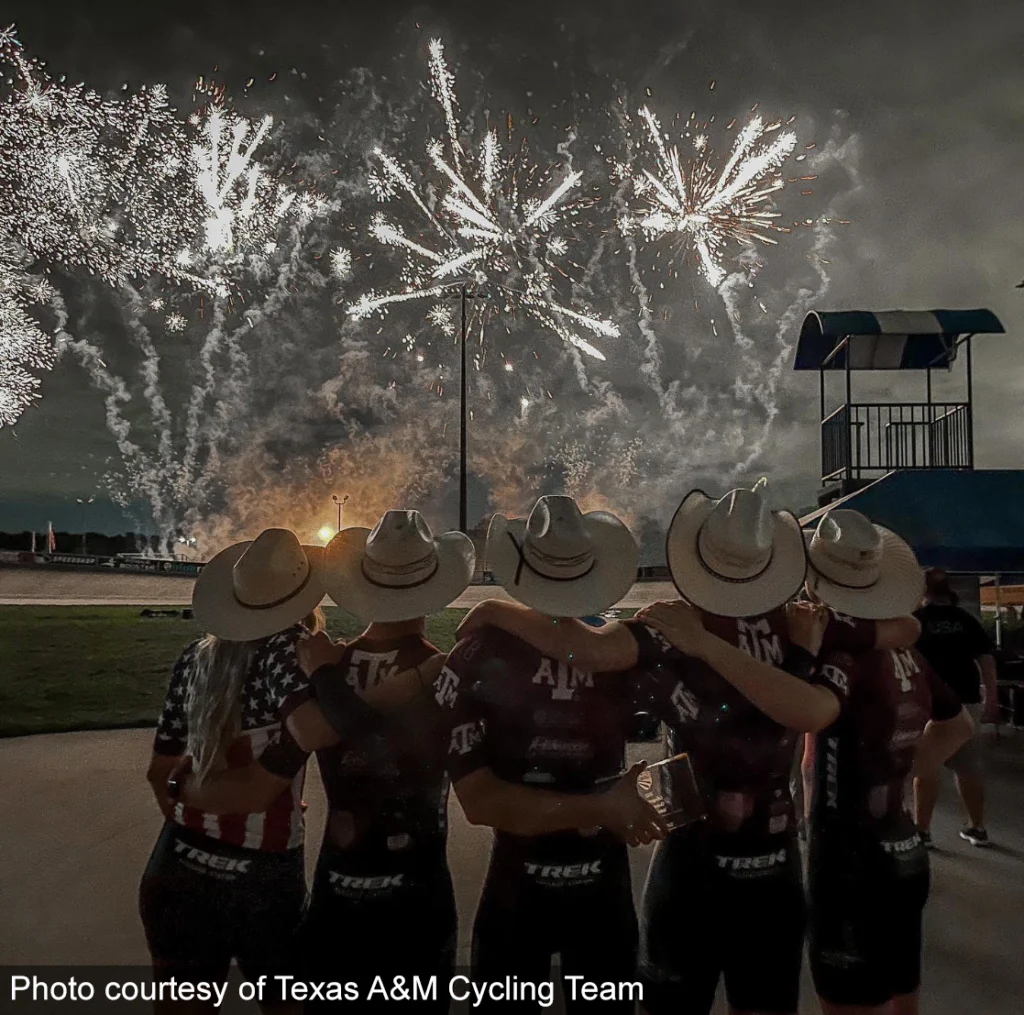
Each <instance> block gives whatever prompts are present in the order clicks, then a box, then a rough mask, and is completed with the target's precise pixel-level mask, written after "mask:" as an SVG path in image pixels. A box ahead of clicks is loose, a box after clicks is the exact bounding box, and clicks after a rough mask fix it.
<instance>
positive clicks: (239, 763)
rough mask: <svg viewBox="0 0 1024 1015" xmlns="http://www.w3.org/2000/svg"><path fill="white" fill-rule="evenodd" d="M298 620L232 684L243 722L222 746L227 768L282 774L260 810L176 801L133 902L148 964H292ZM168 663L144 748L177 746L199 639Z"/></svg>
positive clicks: (267, 642)
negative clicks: (167, 678)
mask: <svg viewBox="0 0 1024 1015" xmlns="http://www.w3.org/2000/svg"><path fill="white" fill-rule="evenodd" d="M306 634H307V632H306V629H305V628H304V627H302V626H301V625H296V626H294V627H291V628H289V629H288V630H286V631H282V632H281V633H279V634H276V635H273V636H272V637H270V638H266V639H264V640H263V641H262V642H261V643H260V644H259V647H258V649H257V652H256V655H255V658H254V660H253V664H252V666H251V669H250V671H249V673H247V674H246V675H245V678H244V682H243V684H242V689H241V692H240V695H239V702H238V705H239V709H240V733H239V736H238V737H237V738H236V739H235V740H234V742H233V743H231V744H230V745H229V746H228V748H227V751H226V753H225V759H224V760H225V764H226V766H227V767H228V768H240V767H244V766H246V765H248V764H249V763H250V762H251V761H253V760H254V759H258V760H259V761H260V763H261V764H262V765H263V766H264V767H266V768H267V769H268V770H269V771H271V772H273V773H274V774H276V775H280V776H282V777H284V778H288V779H291V780H292V782H291V785H290V787H289V788H288V789H287V790H286V791H285V792H283V793H282V794H281V796H280V797H278V799H277V800H276V801H275V802H274V803H273V804H271V806H270V807H269V808H268V809H267V811H266V812H265V813H262V814H230V815H220V816H218V815H214V814H206V813H204V812H202V811H200V810H197V809H196V808H194V807H186V806H185V805H184V804H182V803H180V802H179V803H178V804H177V806H176V807H175V809H174V812H173V815H172V820H170V821H168V822H167V823H166V824H165V826H164V829H163V831H162V832H161V834H160V837H159V838H158V840H157V843H156V846H155V848H154V850H153V853H152V855H151V857H150V860H149V864H148V866H147V867H146V871H145V873H144V874H143V877H142V884H141V886H140V890H139V909H140V915H141V917H142V923H143V926H144V928H145V931H146V938H147V941H148V943H149V949H150V952H151V954H152V956H153V962H154V966H155V969H156V971H157V974H158V975H159V976H162V977H164V978H170V977H172V976H173V977H177V978H179V979H190V980H203V979H211V978H223V977H226V975H227V972H228V968H229V966H230V963H231V959H232V958H234V959H236V960H237V962H238V965H239V968H240V969H241V970H242V972H243V974H244V975H245V976H246V977H247V978H250V979H251V978H254V977H258V976H260V975H267V976H268V977H269V978H270V979H269V983H270V984H271V985H273V984H274V982H275V981H274V979H273V976H274V975H275V974H276V973H293V972H294V969H295V953H294V947H295V943H296V940H297V931H298V928H299V924H300V921H301V919H302V915H303V911H304V908H305V899H306V887H305V880H304V874H303V850H302V845H303V837H304V830H303V818H302V807H303V805H302V782H303V774H304V766H305V755H304V754H303V753H302V752H301V751H300V750H299V749H298V747H297V746H296V745H295V744H294V741H292V740H291V738H290V736H289V735H288V733H287V731H286V729H285V727H284V721H285V719H286V717H287V716H288V714H289V713H290V712H291V711H292V710H293V709H295V708H296V707H297V706H298V705H299V704H301V703H302V702H303V701H305V700H306V699H307V698H308V696H309V685H308V681H307V680H306V677H305V675H304V674H303V673H302V670H301V669H300V667H299V664H298V660H297V658H296V653H295V647H296V644H297V642H298V641H299V640H300V639H301V638H303V637H305V635H306ZM198 644H199V643H198V642H195V643H193V644H191V645H189V646H188V647H187V648H186V649H185V651H184V652H183V653H182V654H181V657H180V658H179V659H178V662H177V664H176V665H175V667H174V673H173V675H172V677H171V682H170V686H169V688H168V690H167V698H166V702H165V704H164V709H163V712H162V714H161V716H160V720H159V723H158V725H157V732H156V738H155V740H154V744H153V749H154V751H155V752H156V753H157V754H161V755H164V756H167V757H180V756H183V755H184V754H185V751H186V743H187V739H188V729H187V726H186V711H185V704H186V701H187V698H188V693H189V687H190V684H191V681H192V680H193V679H194V672H195V659H196V648H197V646H198Z"/></svg>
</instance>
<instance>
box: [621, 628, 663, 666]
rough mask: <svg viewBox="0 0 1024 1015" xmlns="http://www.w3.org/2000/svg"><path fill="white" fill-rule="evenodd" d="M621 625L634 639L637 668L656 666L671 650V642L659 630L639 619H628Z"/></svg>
mask: <svg viewBox="0 0 1024 1015" xmlns="http://www.w3.org/2000/svg"><path fill="white" fill-rule="evenodd" d="M622 626H623V627H625V628H626V630H627V631H629V633H630V634H631V635H632V636H633V638H634V640H635V641H636V656H637V667H638V668H639V669H642V670H646V669H651V668H653V667H655V666H657V665H658V664H659V663H661V662H663V661H664V658H665V656H666V655H668V653H669V652H671V651H672V650H673V646H672V643H671V642H670V641H669V640H668V639H667V638H666V637H665V636H664V635H663V634H662V633H661V632H660V631H656V630H655V629H654V628H653V627H648V626H647V625H646V624H644V623H642V622H641V621H639V620H628V621H626V622H625V623H624V624H623V625H622Z"/></svg>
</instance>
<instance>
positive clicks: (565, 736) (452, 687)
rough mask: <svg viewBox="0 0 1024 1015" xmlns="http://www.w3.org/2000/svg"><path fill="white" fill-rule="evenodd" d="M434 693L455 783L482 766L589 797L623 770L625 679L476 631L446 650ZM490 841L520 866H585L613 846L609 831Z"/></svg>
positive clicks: (628, 698)
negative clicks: (444, 724) (441, 714)
mask: <svg viewBox="0 0 1024 1015" xmlns="http://www.w3.org/2000/svg"><path fill="white" fill-rule="evenodd" d="M434 692H435V697H436V699H437V702H438V704H439V705H440V706H441V707H442V709H443V710H444V711H445V713H446V714H447V716H448V728H449V729H450V731H451V732H450V737H449V745H448V771H449V773H450V775H451V778H452V780H453V781H454V782H458V780H459V779H462V778H464V777H465V776H467V775H470V774H471V773H473V772H475V771H477V770H479V769H481V768H489V769H491V771H492V772H493V773H494V774H495V775H496V776H497V777H498V778H499V779H503V780H505V781H506V782H512V783H520V784H523V785H526V786H532V787H537V788H540V789H548V790H556V791H560V792H563V793H588V792H591V791H593V790H594V789H595V785H596V784H597V783H598V782H599V780H606V779H610V778H613V777H615V776H617V775H619V774H620V773H621V771H622V768H623V764H624V761H625V748H626V735H627V733H628V730H629V725H630V720H631V717H632V714H633V704H632V693H631V689H630V682H629V681H628V680H627V679H625V678H624V677H621V676H619V675H615V674H602V675H600V676H596V677H595V675H594V674H592V673H588V672H585V671H583V670H578V669H576V668H575V667H572V666H569V665H566V664H565V663H561V662H559V661H558V660H556V659H551V658H549V657H547V656H545V655H542V654H541V653H540V652H539V651H538V650H537V649H535V648H534V647H533V646H532V645H530V644H529V643H528V642H525V641H521V640H520V639H519V638H516V637H515V636H514V635H511V634H507V633H506V632H504V631H500V630H497V629H496V628H492V627H485V628H481V629H480V630H479V631H476V632H474V633H473V634H472V635H470V636H469V637H468V638H465V639H463V640H462V641H461V642H459V644H458V645H456V646H455V648H454V649H453V650H452V652H451V655H449V656H448V660H447V663H446V665H445V667H444V669H443V670H442V671H441V674H440V675H439V676H438V678H437V681H436V682H435V684H434ZM497 846H498V848H499V853H498V854H497V855H498V856H499V857H500V858H502V859H503V860H509V861H510V862H512V863H514V864H520V863H525V864H526V867H525V868H524V869H526V870H530V869H531V864H532V863H545V864H548V863H554V864H573V863H576V862H577V861H579V860H580V859H581V858H583V859H585V860H587V861H588V862H589V861H591V860H596V859H597V858H598V856H599V855H603V854H605V853H606V852H607V851H608V850H609V849H613V848H618V847H617V840H615V838H614V837H613V836H612V835H611V833H608V832H603V831H602V832H597V831H596V830H588V832H587V833H586V834H581V833H579V832H564V833H556V834H552V835H543V836H536V837H532V838H523V837H520V836H515V835H510V834H506V833H504V832H501V831H499V832H498V833H497ZM584 866H586V864H584ZM599 866H600V865H599V864H595V865H594V869H595V870H597V869H598V867H599ZM545 869H546V868H545Z"/></svg>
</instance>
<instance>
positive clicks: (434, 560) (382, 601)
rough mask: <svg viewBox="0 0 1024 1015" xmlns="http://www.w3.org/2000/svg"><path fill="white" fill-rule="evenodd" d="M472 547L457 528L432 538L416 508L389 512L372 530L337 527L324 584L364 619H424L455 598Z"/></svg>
mask: <svg viewBox="0 0 1024 1015" xmlns="http://www.w3.org/2000/svg"><path fill="white" fill-rule="evenodd" d="M475 564H476V551H475V550H474V548H473V541H472V540H471V539H470V538H469V536H466V535H464V534H463V533H461V532H446V533H444V535H441V536H438V537H437V538H434V536H433V534H432V533H431V531H430V527H429V526H428V525H427V523H426V522H425V521H424V519H423V516H422V515H421V514H420V513H419V511H388V512H386V513H385V514H384V517H383V518H381V520H380V521H379V522H378V523H377V526H376V528H374V529H373V530H372V531H371V530H370V529H366V528H358V527H353V528H349V529H342V530H341V532H339V533H338V534H337V535H336V536H335V537H334V538H333V539H332V540H331V541H330V542H329V543H328V544H327V552H326V560H325V570H324V586H325V587H326V589H327V593H328V595H329V596H330V597H331V599H333V600H334V602H335V603H337V604H338V606H340V607H342V608H343V609H345V610H348V612H349V613H351V614H353V615H354V616H356V617H358V618H359V619H360V620H361V621H363V622H364V623H367V624H369V623H373V622H374V621H377V622H380V623H394V622H396V621H400V620H412V619H414V618H415V617H425V616H427V615H428V614H431V613H436V612H437V611H438V610H441V609H444V607H446V606H447V605H448V604H449V603H451V602H453V601H454V600H456V599H458V598H459V596H460V595H461V594H462V592H463V590H464V589H465V588H466V586H467V585H468V584H469V583H470V581H471V580H472V578H473V568H474V566H475Z"/></svg>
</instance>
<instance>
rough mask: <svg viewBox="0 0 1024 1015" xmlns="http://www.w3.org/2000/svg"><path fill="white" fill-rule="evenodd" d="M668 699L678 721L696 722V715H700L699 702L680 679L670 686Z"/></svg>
mask: <svg viewBox="0 0 1024 1015" xmlns="http://www.w3.org/2000/svg"><path fill="white" fill-rule="evenodd" d="M669 700H670V701H671V702H672V706H673V708H675V710H676V715H677V716H679V721H680V722H696V720H697V716H699V715H700V702H698V701H697V699H696V697H695V696H694V695H693V694H692V693H691V692H690V691H688V690H687V689H686V688H685V687H684V686H683V684H682V681H679V682H677V683H676V686H675V687H674V688H672V697H671V698H670V699H669Z"/></svg>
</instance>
